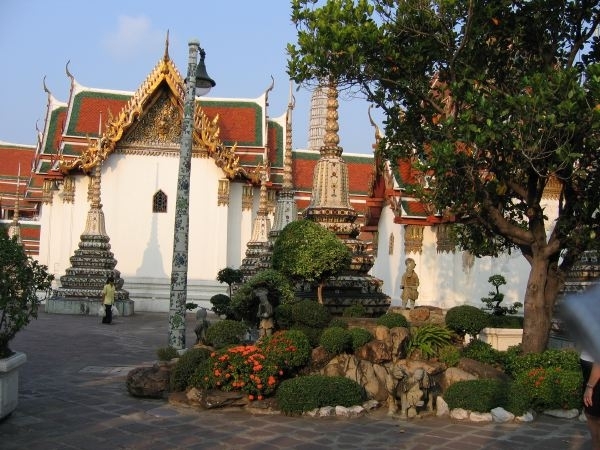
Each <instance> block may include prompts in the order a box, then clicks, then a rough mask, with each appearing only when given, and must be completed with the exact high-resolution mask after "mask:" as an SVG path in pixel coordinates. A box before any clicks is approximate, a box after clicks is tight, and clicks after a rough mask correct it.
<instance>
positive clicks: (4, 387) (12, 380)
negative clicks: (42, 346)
mask: <svg viewBox="0 0 600 450" xmlns="http://www.w3.org/2000/svg"><path fill="white" fill-rule="evenodd" d="M26 361H27V356H26V355H25V353H20V352H16V353H15V354H14V355H12V356H10V357H8V358H4V359H0V420H1V419H3V418H4V417H6V416H8V415H9V414H10V413H11V412H13V411H14V410H15V409H16V408H17V403H18V402H19V367H21V366H22V365H23V364H25V362H26Z"/></svg>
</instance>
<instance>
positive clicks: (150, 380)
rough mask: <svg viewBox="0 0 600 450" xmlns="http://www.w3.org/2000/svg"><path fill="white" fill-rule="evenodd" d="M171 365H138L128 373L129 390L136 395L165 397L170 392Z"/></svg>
mask: <svg viewBox="0 0 600 450" xmlns="http://www.w3.org/2000/svg"><path fill="white" fill-rule="evenodd" d="M170 376H171V366H170V365H169V364H154V365H153V366H152V367H136V368H135V369H133V370H131V371H130V372H129V373H128V374H127V380H126V386H127V392H129V393H130V394H131V395H133V396H134V397H145V398H165V397H166V396H167V395H168V393H169V379H170Z"/></svg>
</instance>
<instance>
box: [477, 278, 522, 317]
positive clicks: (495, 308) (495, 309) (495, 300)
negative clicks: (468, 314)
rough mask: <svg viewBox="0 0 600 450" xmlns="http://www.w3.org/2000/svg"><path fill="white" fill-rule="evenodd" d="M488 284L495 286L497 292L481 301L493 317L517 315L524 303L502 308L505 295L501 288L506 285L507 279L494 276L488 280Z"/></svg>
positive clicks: (492, 292)
mask: <svg viewBox="0 0 600 450" xmlns="http://www.w3.org/2000/svg"><path fill="white" fill-rule="evenodd" d="M488 282H489V283H490V284H491V285H492V286H494V288H495V289H496V290H495V291H490V292H489V297H483V298H482V299H481V301H482V302H483V303H485V307H484V308H483V309H484V310H485V311H488V312H489V313H490V314H492V315H493V316H506V315H507V314H516V313H517V311H518V310H519V308H521V307H522V306H523V303H520V302H515V303H513V304H512V305H511V306H503V305H502V306H501V305H500V303H502V302H503V301H504V294H503V293H501V292H500V286H502V285H504V284H506V279H505V278H504V277H503V276H502V275H492V276H491V277H489V278H488Z"/></svg>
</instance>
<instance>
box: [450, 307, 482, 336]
mask: <svg viewBox="0 0 600 450" xmlns="http://www.w3.org/2000/svg"><path fill="white" fill-rule="evenodd" d="M445 320H446V326H447V327H448V328H450V329H451V330H452V331H454V332H455V333H456V334H458V335H459V336H461V337H464V336H465V334H470V335H471V336H477V335H478V334H479V332H480V331H481V330H483V329H484V328H485V327H487V324H488V320H489V315H488V314H486V313H484V312H483V311H482V310H480V309H479V308H476V307H475V306H471V305H460V306H454V307H452V308H450V309H449V310H448V311H447V312H446V319H445Z"/></svg>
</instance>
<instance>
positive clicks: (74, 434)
mask: <svg viewBox="0 0 600 450" xmlns="http://www.w3.org/2000/svg"><path fill="white" fill-rule="evenodd" d="M189 316H191V315H189ZM167 319H168V314H166V313H137V314H135V315H134V316H131V317H117V318H116V319H115V323H114V325H111V326H109V325H102V324H100V319H99V318H97V317H88V316H68V315H51V314H46V313H43V312H42V313H40V316H39V318H38V319H37V320H35V321H33V322H32V323H31V324H30V325H29V326H28V327H27V328H26V329H25V330H23V331H21V332H20V333H19V334H18V335H17V337H16V338H15V340H14V341H13V342H12V346H11V347H12V348H13V349H14V350H18V351H23V352H25V353H26V354H27V359H28V361H27V363H26V365H25V366H23V367H22V370H21V375H20V382H21V394H20V400H19V406H18V408H17V410H16V411H15V412H13V414H11V415H10V416H9V417H7V418H6V419H5V420H4V421H2V422H0V449H2V450H17V449H18V450H22V449H27V450H36V449H40V450H42V449H43V450H54V449H56V450H64V449H77V450H100V449H102V450H103V449H107V450H114V449H144V450H150V449H169V450H176V449H236V450H237V449H239V450H250V449H256V450H259V449H260V450H278V449H304V450H320V449H323V450H325V449H347V450H351V449H370V450H378V449H411V450H429V449H456V450H476V449H489V450H493V449H498V450H500V449H511V450H514V449H528V450H529V449H543V450H553V449H556V450H559V449H560V450H587V449H591V446H590V441H589V437H588V432H587V428H586V426H585V424H583V423H581V422H579V421H578V420H566V419H556V418H551V417H543V416H542V417H538V418H537V419H536V420H535V421H534V422H533V423H530V424H521V425H519V424H512V423H511V424H503V425H499V424H492V423H486V424H475V423H465V422H456V421H452V420H450V419H447V418H446V419H440V418H434V417H432V418H425V419H416V420H412V421H398V420H394V419H392V418H389V417H387V416H386V415H385V411H383V410H380V411H377V412H375V413H371V414H369V415H367V416H363V417H357V418H352V419H347V418H338V417H331V418H309V417H300V418H297V417H296V418H293V417H286V416H282V415H252V414H249V413H246V412H226V411H199V410H195V409H191V408H184V407H176V406H171V405H169V404H168V403H166V401H163V400H147V399H138V398H133V397H131V396H129V394H128V393H127V390H126V388H125V377H126V375H127V372H128V371H129V370H130V369H132V368H134V367H138V366H141V365H150V364H152V363H153V362H154V360H155V359H156V349H157V348H159V347H164V346H165V345H166V343H167V333H168V332H167ZM194 338H195V336H194V335H193V319H192V318H191V317H190V319H189V320H188V326H187V342H188V344H190V343H193V342H194V341H195V339H194ZM384 409H385V408H384Z"/></svg>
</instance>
